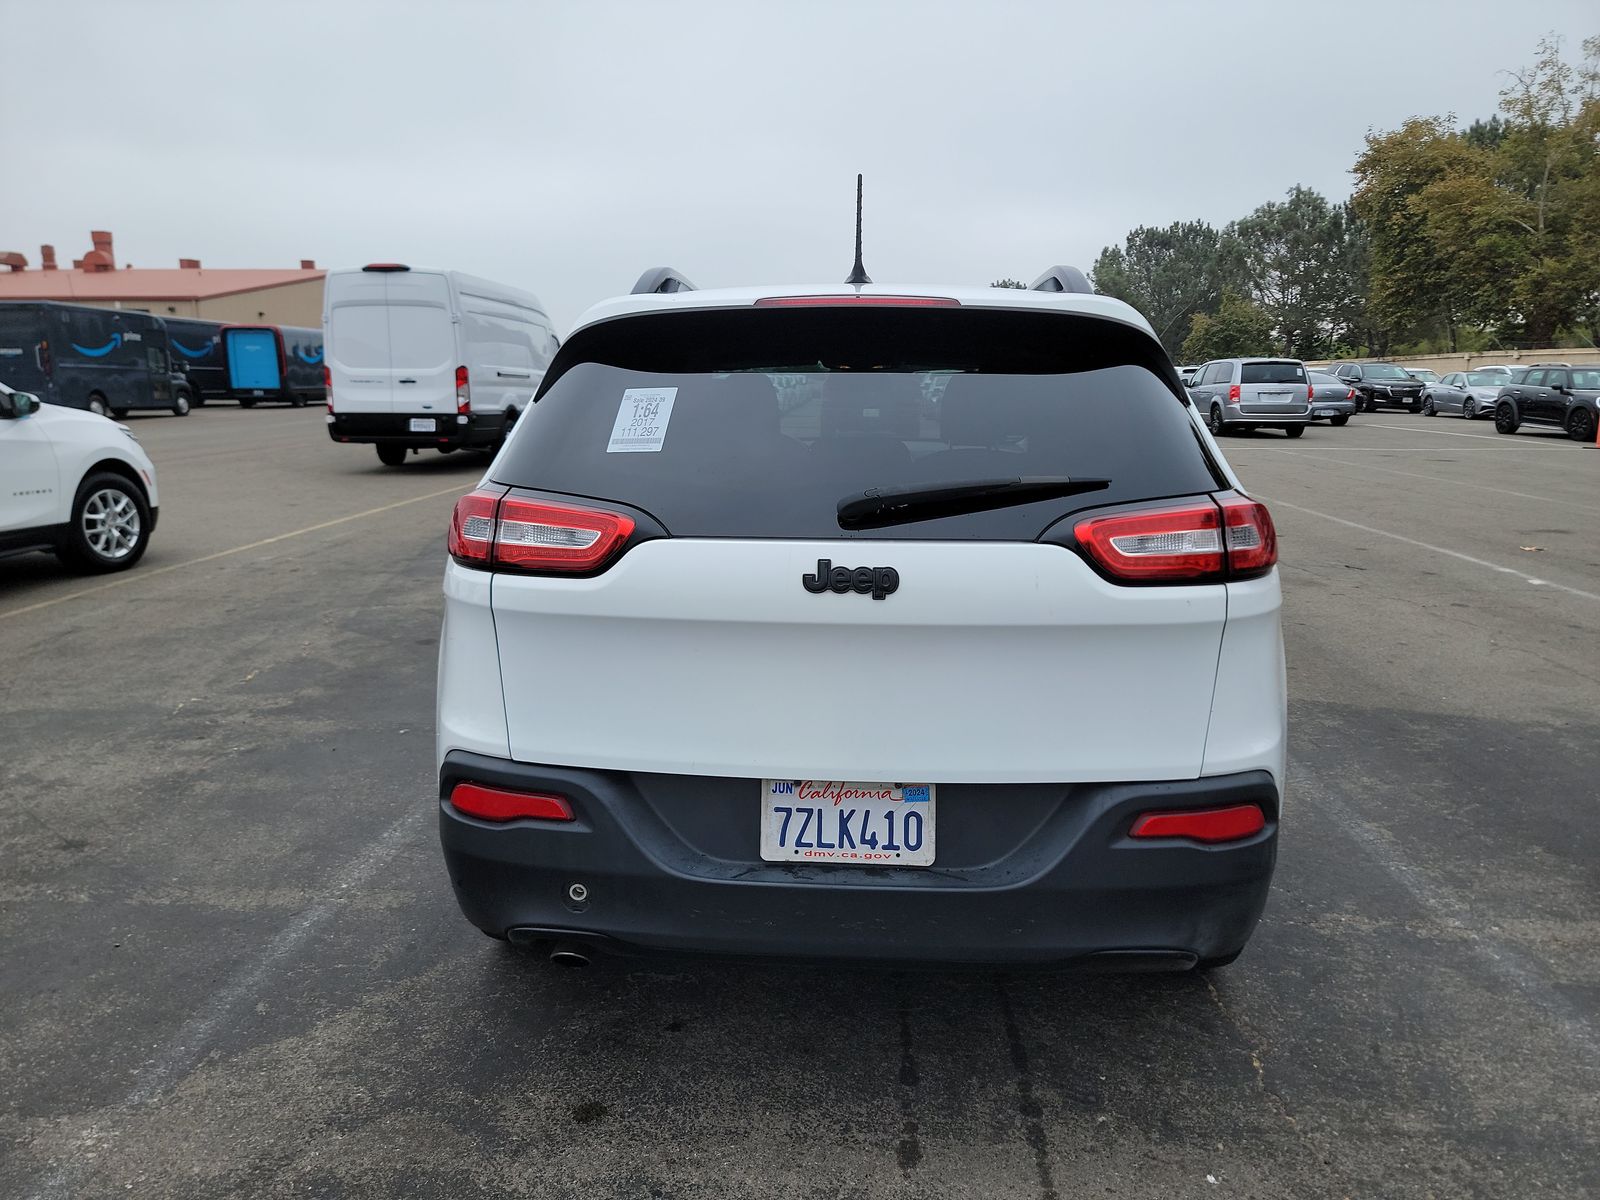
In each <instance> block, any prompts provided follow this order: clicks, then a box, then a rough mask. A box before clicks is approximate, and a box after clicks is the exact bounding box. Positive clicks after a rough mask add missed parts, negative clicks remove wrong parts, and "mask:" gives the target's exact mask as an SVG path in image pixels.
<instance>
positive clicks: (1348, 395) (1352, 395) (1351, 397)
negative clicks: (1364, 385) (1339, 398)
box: [1344, 388, 1356, 400]
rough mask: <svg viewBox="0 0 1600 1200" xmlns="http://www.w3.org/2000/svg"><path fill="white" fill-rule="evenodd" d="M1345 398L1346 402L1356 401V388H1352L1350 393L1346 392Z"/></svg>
mask: <svg viewBox="0 0 1600 1200" xmlns="http://www.w3.org/2000/svg"><path fill="white" fill-rule="evenodd" d="M1344 398H1345V399H1346V400H1354V399H1355V398H1356V390H1355V388H1351V389H1350V390H1349V391H1348V392H1346V393H1345V394H1344Z"/></svg>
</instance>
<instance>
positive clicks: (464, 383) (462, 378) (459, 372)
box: [456, 367, 472, 413]
mask: <svg viewBox="0 0 1600 1200" xmlns="http://www.w3.org/2000/svg"><path fill="white" fill-rule="evenodd" d="M471 411H472V387H471V384H470V381H469V379H468V377H467V369H466V368H465V367H457V368H456V412H458V413H470V412H471Z"/></svg>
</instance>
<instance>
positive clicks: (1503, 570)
mask: <svg viewBox="0 0 1600 1200" xmlns="http://www.w3.org/2000/svg"><path fill="white" fill-rule="evenodd" d="M1250 494H1251V495H1252V496H1254V497H1255V498H1256V499H1257V500H1262V501H1265V502H1266V503H1267V504H1269V505H1271V506H1272V507H1274V508H1288V509H1293V510H1294V511H1295V512H1298V513H1305V514H1306V516H1308V517H1321V518H1322V519H1323V520H1324V521H1332V522H1333V523H1334V524H1335V525H1344V526H1346V527H1348V528H1350V529H1359V530H1361V532H1362V533H1375V534H1377V535H1378V536H1379V537H1386V538H1392V539H1394V540H1395V541H1397V542H1404V543H1405V544H1406V545H1408V546H1416V547H1417V548H1418V549H1419V550H1430V551H1432V552H1433V553H1434V554H1443V555H1447V556H1448V557H1450V558H1457V559H1460V560H1461V561H1462V562H1468V563H1471V564H1472V565H1473V566H1476V567H1487V568H1489V570H1491V571H1497V572H1499V573H1500V574H1502V575H1515V576H1516V577H1517V578H1518V579H1521V580H1525V581H1526V582H1528V583H1530V584H1532V585H1533V586H1534V587H1544V588H1554V589H1555V590H1556V591H1558V592H1566V593H1567V594H1568V595H1569V596H1578V597H1580V598H1581V599H1584V600H1593V601H1594V602H1595V603H1597V604H1600V594H1596V593H1594V592H1586V591H1584V590H1583V589H1582V588H1575V587H1568V586H1567V585H1566V584H1564V583H1553V582H1551V581H1550V580H1548V579H1539V578H1537V577H1535V576H1533V575H1528V574H1525V573H1524V572H1522V571H1519V570H1517V569H1516V568H1515V567H1502V566H1501V565H1500V564H1499V563H1492V562H1490V561H1489V560H1488V559H1484V558H1474V557H1473V556H1472V555H1470V554H1463V553H1462V552H1461V551H1459V550H1451V549H1449V548H1448V547H1445V546H1435V545H1433V544H1432V543H1431V542H1419V541H1418V540H1417V539H1416V538H1408V537H1406V536H1404V535H1403V534H1398V533H1390V532H1389V531H1388V530H1387V529H1374V528H1373V527H1372V526H1371V525H1362V524H1361V523H1359V522H1357V521H1347V520H1345V519H1344V518H1343V517H1335V516H1330V515H1329V514H1328V513H1325V512H1318V511H1317V510H1316V509H1314V508H1302V507H1301V506H1300V505H1298V504H1290V503H1289V502H1288V501H1287V500H1271V499H1268V498H1267V497H1266V496H1263V495H1262V494H1261V493H1260V492H1255V491H1252V492H1251V493H1250Z"/></svg>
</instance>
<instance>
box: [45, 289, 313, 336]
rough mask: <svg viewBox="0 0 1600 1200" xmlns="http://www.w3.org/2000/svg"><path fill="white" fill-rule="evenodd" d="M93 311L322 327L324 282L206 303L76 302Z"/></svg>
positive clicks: (245, 294) (261, 290) (160, 301)
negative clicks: (108, 309)
mask: <svg viewBox="0 0 1600 1200" xmlns="http://www.w3.org/2000/svg"><path fill="white" fill-rule="evenodd" d="M70 303H73V304H87V305H90V306H91V307H93V308H121V309H129V310H135V311H138V312H147V313H151V314H153V315H154V316H158V317H198V318H200V319H201V320H205V321H226V322H229V323H231V324H241V325H256V324H264V325H302V326H305V327H307V328H310V329H316V328H318V327H320V326H321V325H322V280H320V279H305V280H302V281H300V282H299V283H286V284H283V285H281V286H279V287H270V288H258V289H256V290H255V291H250V292H237V293H235V294H234V295H232V296H215V297H212V298H210V299H205V300H198V301H196V300H121V301H111V300H73V301H70Z"/></svg>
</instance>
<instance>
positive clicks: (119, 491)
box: [61, 471, 150, 574]
mask: <svg viewBox="0 0 1600 1200" xmlns="http://www.w3.org/2000/svg"><path fill="white" fill-rule="evenodd" d="M149 542H150V505H149V503H148V502H147V501H146V500H145V497H144V493H143V492H141V491H140V490H139V489H138V487H137V486H136V485H134V484H133V483H130V482H129V481H128V480H127V479H124V478H123V477H122V476H121V475H113V474H111V472H109V471H98V472H96V473H95V474H93V475H90V476H89V477H88V478H87V479H85V480H84V481H83V483H81V484H80V485H79V486H78V495H77V498H76V499H75V500H73V502H72V520H71V521H70V522H69V524H68V526H67V535H66V540H65V541H64V542H63V543H62V546H61V557H62V558H63V559H64V560H65V561H66V562H68V563H70V564H71V565H72V566H74V567H76V568H78V570H80V571H89V572H93V573H95V574H100V573H103V572H106V571H125V570H127V569H128V568H129V567H131V566H133V564H134V563H136V562H138V561H139V560H140V559H141V558H142V557H144V550H145V547H146V546H147V545H148V544H149Z"/></svg>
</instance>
